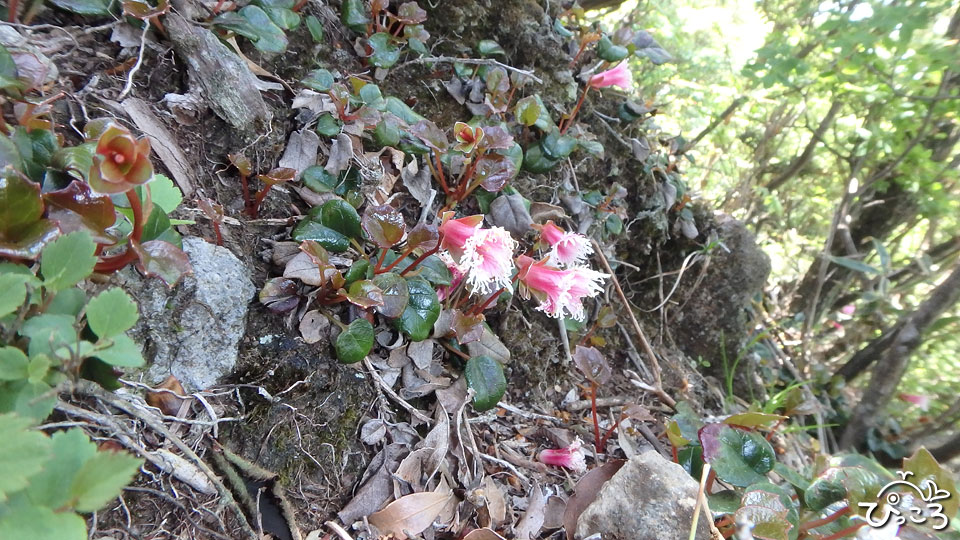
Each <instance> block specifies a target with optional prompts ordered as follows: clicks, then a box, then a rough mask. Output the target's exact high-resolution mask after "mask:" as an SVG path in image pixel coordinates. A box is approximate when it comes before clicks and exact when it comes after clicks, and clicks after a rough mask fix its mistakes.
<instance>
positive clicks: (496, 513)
mask: <svg viewBox="0 0 960 540" xmlns="http://www.w3.org/2000/svg"><path fill="white" fill-rule="evenodd" d="M483 498H484V500H485V501H486V509H487V517H488V518H489V519H490V522H489V523H488V524H487V525H488V526H490V527H497V526H498V525H500V524H501V523H503V522H504V521H505V520H506V519H507V499H506V498H505V497H504V496H503V490H502V489H500V486H498V485H497V483H496V482H495V481H494V480H493V477H492V476H484V477H483Z"/></svg>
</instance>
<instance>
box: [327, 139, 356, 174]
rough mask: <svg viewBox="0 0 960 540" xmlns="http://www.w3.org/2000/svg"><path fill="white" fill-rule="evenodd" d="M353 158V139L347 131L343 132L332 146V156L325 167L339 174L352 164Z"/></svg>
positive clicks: (328, 170) (329, 171)
mask: <svg viewBox="0 0 960 540" xmlns="http://www.w3.org/2000/svg"><path fill="white" fill-rule="evenodd" d="M351 159H353V139H351V138H350V136H349V135H347V134H346V133H341V134H339V135H337V138H336V140H334V141H333V146H331V147H330V157H329V159H328V160H327V165H326V166H325V167H324V169H326V171H327V172H328V173H330V174H333V175H338V174H340V172H341V171H343V170H344V169H346V168H347V167H349V166H350V160H351Z"/></svg>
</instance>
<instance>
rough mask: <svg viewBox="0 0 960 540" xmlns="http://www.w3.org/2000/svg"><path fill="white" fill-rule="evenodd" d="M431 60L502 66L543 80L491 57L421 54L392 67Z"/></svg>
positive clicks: (530, 72) (531, 77) (541, 82)
mask: <svg viewBox="0 0 960 540" xmlns="http://www.w3.org/2000/svg"><path fill="white" fill-rule="evenodd" d="M432 62H453V63H456V62H459V63H461V64H470V65H486V66H497V67H502V68H503V69H506V70H507V71H512V72H514V73H519V74H520V75H523V76H525V77H530V79H531V80H533V81H536V82H537V83H538V84H543V81H542V80H541V79H540V78H539V77H537V76H536V75H534V74H533V72H532V71H527V70H525V69H520V68H515V67H513V66H508V65H507V64H504V63H503V62H498V61H497V60H494V59H493V58H457V57H455V56H421V57H419V58H414V59H412V60H409V61H407V62H404V63H403V64H400V65H399V66H397V67H395V68H394V69H395V70H396V69H399V68H401V67H404V66H407V65H410V64H428V63H432Z"/></svg>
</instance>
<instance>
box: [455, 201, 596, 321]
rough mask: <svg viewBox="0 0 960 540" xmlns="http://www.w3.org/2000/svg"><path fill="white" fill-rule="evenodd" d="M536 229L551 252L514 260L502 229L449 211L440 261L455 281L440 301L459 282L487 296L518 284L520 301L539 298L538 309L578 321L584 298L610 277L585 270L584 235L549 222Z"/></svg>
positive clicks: (510, 240)
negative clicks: (454, 216) (539, 257)
mask: <svg viewBox="0 0 960 540" xmlns="http://www.w3.org/2000/svg"><path fill="white" fill-rule="evenodd" d="M537 228H538V229H539V230H540V242H541V244H543V245H544V246H549V249H550V251H549V253H548V254H547V255H546V257H545V258H543V259H542V260H539V261H537V260H534V259H533V258H532V257H529V256H527V255H520V256H519V257H516V258H514V252H515V251H516V249H517V242H516V241H514V240H513V238H512V237H511V236H510V233H509V232H507V231H506V230H504V229H503V228H501V227H490V228H484V227H483V216H482V215H475V216H468V217H463V218H457V219H455V218H453V213H452V212H448V213H446V214H445V215H444V216H443V219H442V224H441V225H440V234H441V235H442V239H441V241H440V248H441V249H442V250H443V251H441V252H440V257H441V259H443V260H444V262H445V263H446V264H447V266H448V267H449V268H450V271H451V273H452V274H453V278H454V279H453V283H452V284H451V285H450V287H446V288H443V289H441V290H440V291H439V292H438V294H439V296H440V298H441V299H445V298H447V297H448V296H449V294H450V293H451V291H452V290H453V289H454V288H455V287H457V286H458V285H459V284H460V283H461V282H465V283H466V287H467V289H468V290H469V291H470V293H471V294H478V295H487V294H490V293H493V292H495V291H497V290H500V289H504V290H510V289H511V288H512V284H513V282H514V281H519V283H520V286H521V293H522V295H523V297H524V298H529V297H530V296H531V295H532V296H534V297H535V298H537V300H538V301H539V302H540V304H539V306H538V307H537V309H539V310H540V311H543V312H544V313H546V314H547V315H549V316H551V317H556V318H560V317H572V318H574V319H576V320H579V321H582V320H583V319H584V318H585V316H586V314H585V310H584V308H583V299H584V298H593V297H595V296H597V295H598V294H600V292H601V291H602V290H603V281H604V279H606V278H608V277H609V276H608V275H607V274H602V273H600V272H597V271H596V270H592V269H590V268H587V267H586V266H583V263H584V262H585V261H586V258H587V256H588V255H590V254H591V253H593V247H592V246H591V244H590V240H589V239H588V238H587V237H585V236H583V235H581V234H577V233H573V232H568V231H564V230H563V229H561V228H560V227H558V226H557V225H556V224H554V223H553V222H552V221H548V222H547V223H546V224H545V225H542V226H539V227H537ZM515 270H516V274H514V271H515Z"/></svg>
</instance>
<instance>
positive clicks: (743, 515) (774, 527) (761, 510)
mask: <svg viewBox="0 0 960 540" xmlns="http://www.w3.org/2000/svg"><path fill="white" fill-rule="evenodd" d="M734 516H735V519H736V521H737V523H739V522H741V521H749V522H750V523H752V524H753V528H752V530H751V531H750V532H751V533H752V534H753V538H756V539H757V540H788V538H789V537H788V534H787V533H788V531H789V530H790V529H791V528H792V527H793V526H792V525H791V524H790V522H789V521H787V518H786V511H783V512H777V511H776V510H773V509H770V508H767V507H764V506H752V505H751V506H743V507H741V508H740V509H739V510H737V512H736V514H734Z"/></svg>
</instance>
